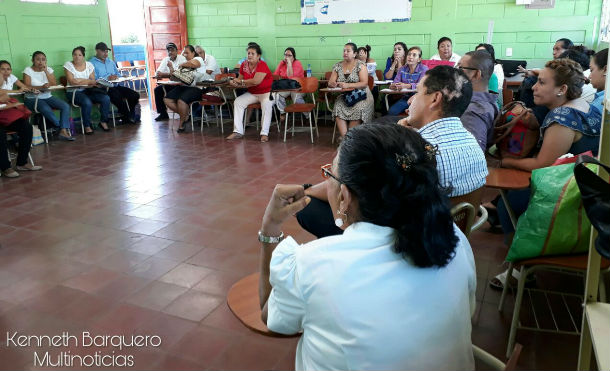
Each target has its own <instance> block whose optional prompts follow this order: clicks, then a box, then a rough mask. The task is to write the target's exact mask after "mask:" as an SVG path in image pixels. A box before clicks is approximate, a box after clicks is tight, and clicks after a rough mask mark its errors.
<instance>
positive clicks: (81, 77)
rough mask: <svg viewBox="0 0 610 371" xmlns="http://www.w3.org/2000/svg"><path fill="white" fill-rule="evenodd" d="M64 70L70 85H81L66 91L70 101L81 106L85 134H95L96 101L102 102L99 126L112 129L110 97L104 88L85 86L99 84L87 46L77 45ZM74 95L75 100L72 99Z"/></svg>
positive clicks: (103, 128)
mask: <svg viewBox="0 0 610 371" xmlns="http://www.w3.org/2000/svg"><path fill="white" fill-rule="evenodd" d="M64 72H65V73H66V80H67V82H68V85H80V86H81V87H79V88H76V89H74V88H72V89H68V90H67V91H66V98H67V99H68V101H69V102H72V101H74V103H75V104H76V105H77V106H79V107H80V109H81V113H82V116H81V119H82V120H83V126H84V127H85V134H86V135H91V134H93V128H92V127H91V107H92V106H93V104H94V103H99V104H100V123H99V127H100V128H101V129H102V130H104V131H110V128H108V117H109V114H110V97H109V96H108V94H106V92H105V91H104V90H100V89H91V88H89V89H86V88H84V86H88V87H94V86H96V85H97V83H96V81H95V67H94V66H93V64H92V63H91V62H87V61H86V60H85V47H83V46H77V47H76V48H74V49H73V50H72V61H67V62H66V63H64ZM73 96H74V100H73V99H72V98H73Z"/></svg>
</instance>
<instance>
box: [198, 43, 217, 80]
mask: <svg viewBox="0 0 610 371" xmlns="http://www.w3.org/2000/svg"><path fill="white" fill-rule="evenodd" d="M195 53H197V55H199V56H200V57H201V59H203V64H204V65H205V75H204V76H203V78H202V80H214V76H216V75H218V74H219V73H220V68H219V67H218V63H216V58H214V57H213V56H212V55H210V54H206V52H205V50H204V49H203V48H202V47H201V46H199V45H197V46H195Z"/></svg>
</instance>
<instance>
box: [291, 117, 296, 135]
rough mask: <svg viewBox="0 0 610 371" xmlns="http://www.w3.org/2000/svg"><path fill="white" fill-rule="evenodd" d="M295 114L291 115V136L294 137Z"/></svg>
mask: <svg viewBox="0 0 610 371" xmlns="http://www.w3.org/2000/svg"><path fill="white" fill-rule="evenodd" d="M296 114H297V113H296V112H293V113H292V136H294V116H295V115H296Z"/></svg>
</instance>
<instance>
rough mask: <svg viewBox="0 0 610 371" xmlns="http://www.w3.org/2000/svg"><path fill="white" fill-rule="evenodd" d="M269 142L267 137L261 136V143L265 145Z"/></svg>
mask: <svg viewBox="0 0 610 371" xmlns="http://www.w3.org/2000/svg"><path fill="white" fill-rule="evenodd" d="M268 141H269V137H268V136H267V135H261V142H263V143H265V142H268Z"/></svg>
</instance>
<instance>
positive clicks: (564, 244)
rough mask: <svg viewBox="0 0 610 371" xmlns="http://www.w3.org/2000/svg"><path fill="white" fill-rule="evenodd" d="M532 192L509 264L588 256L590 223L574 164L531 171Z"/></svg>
mask: <svg viewBox="0 0 610 371" xmlns="http://www.w3.org/2000/svg"><path fill="white" fill-rule="evenodd" d="M589 166H591V167H593V165H589ZM589 166H587V167H589ZM531 189H532V194H531V197H530V201H529V204H528V207H527V210H526V211H525V213H523V215H521V217H520V218H519V221H518V222H517V228H516V231H515V237H514V238H513V243H512V244H511V246H510V249H509V250H508V255H507V257H506V260H507V261H510V262H514V261H519V260H523V259H530V258H535V257H538V256H545V255H567V254H578V253H584V252H587V251H588V250H589V234H590V233H591V222H589V219H588V218H587V214H586V212H585V210H584V207H583V203H582V199H581V196H580V190H579V189H578V185H577V184H576V179H575V178H574V164H565V165H558V166H550V167H545V168H542V169H536V170H534V171H532V185H531Z"/></svg>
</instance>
